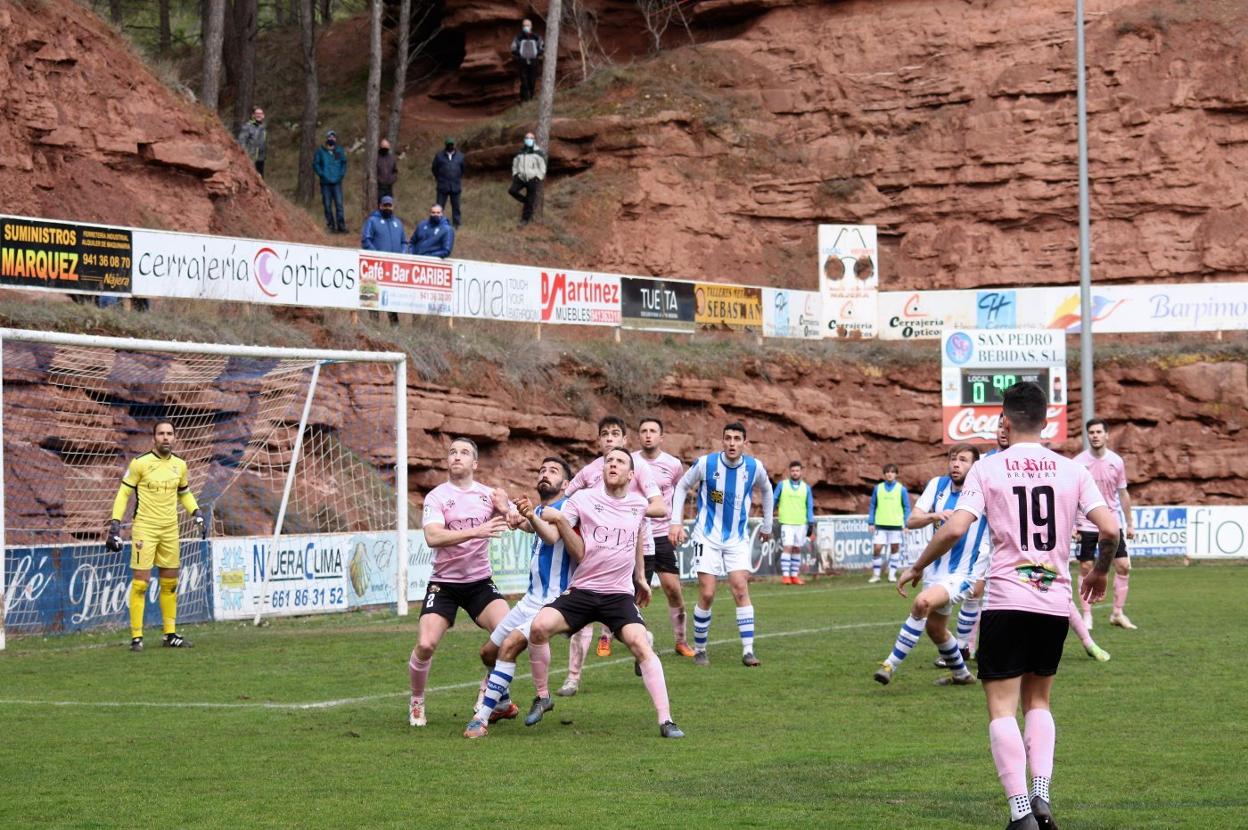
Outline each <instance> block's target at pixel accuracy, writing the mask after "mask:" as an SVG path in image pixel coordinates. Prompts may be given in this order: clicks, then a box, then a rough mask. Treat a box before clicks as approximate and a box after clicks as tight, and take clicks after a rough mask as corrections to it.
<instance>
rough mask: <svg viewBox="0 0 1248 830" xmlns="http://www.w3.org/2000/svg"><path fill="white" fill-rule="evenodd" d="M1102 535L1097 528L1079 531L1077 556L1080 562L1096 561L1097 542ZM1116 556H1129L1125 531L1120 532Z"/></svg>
mask: <svg viewBox="0 0 1248 830" xmlns="http://www.w3.org/2000/svg"><path fill="white" fill-rule="evenodd" d="M1100 536H1101V535H1100V534H1099V533H1097V532H1096V531H1095V530H1081V531H1079V552H1078V553H1076V554H1075V558H1076V559H1078V560H1079V561H1080V562H1095V561H1096V543H1097V540H1099V539H1100ZM1114 558H1115V559H1126V558H1127V536H1126V534H1125V533H1119V534H1118V550H1117V551H1115V552H1114Z"/></svg>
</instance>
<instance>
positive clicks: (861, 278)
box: [819, 225, 880, 337]
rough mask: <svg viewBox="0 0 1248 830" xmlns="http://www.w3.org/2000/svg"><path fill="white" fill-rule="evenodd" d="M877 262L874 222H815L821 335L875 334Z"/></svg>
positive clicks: (877, 286)
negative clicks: (855, 223)
mask: <svg viewBox="0 0 1248 830" xmlns="http://www.w3.org/2000/svg"><path fill="white" fill-rule="evenodd" d="M879 265H880V251H879V245H878V244H877V242H876V232H875V225H820V226H819V295H820V297H821V298H822V302H823V336H824V337H875V323H876V315H877V311H876V299H877V294H878V292H879Z"/></svg>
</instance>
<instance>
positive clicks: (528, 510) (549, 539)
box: [516, 496, 560, 545]
mask: <svg viewBox="0 0 1248 830" xmlns="http://www.w3.org/2000/svg"><path fill="white" fill-rule="evenodd" d="M516 509H517V510H518V511H519V512H520V515H522V516H523V517H524V518H525V520H526V521H527V522H528V524H529V527H530V528H532V529H533V532H534V533H536V534H537V536H538V538H540V539H541V540H542V541H543V542H545V543H546V544H548V545H553V544H555V543H556V542H558V541H559V539H560V536H559V528H557V527H555V526H554V525H553V524H551V523H550V522H548V521H545V520H544V519H543V518H542V516H540V515H538V513H537V511H536V510H534V509H533V503H532V502H530V501H529V499H528V496H521V497H520V498H518V499H516ZM542 512H543V513H558V512H559V511H558V510H556V509H555V508H553V507H551V508H548V509H546V510H543V511H542Z"/></svg>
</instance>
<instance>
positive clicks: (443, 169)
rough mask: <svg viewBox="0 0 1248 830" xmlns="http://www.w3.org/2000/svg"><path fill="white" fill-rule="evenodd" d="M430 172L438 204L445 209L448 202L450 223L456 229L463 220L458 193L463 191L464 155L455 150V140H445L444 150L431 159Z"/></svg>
mask: <svg viewBox="0 0 1248 830" xmlns="http://www.w3.org/2000/svg"><path fill="white" fill-rule="evenodd" d="M432 172H433V180H434V182H435V183H436V184H437V189H438V204H439V205H442V207H443V208H445V207H446V203H447V200H450V203H451V218H452V223H453V224H454V225H455V227H457V228H458V227H459V223H460V220H461V219H462V218H463V217H462V216H461V214H460V212H459V193H460V190H462V189H463V188H462V181H463V178H464V154H463V153H461V152H460V151H459V150H456V149H455V139H453V138H447V139H446V148H445V149H444V150H443V151H442V152H440V153H438V154H437V155H436V156H434V157H433V167H432Z"/></svg>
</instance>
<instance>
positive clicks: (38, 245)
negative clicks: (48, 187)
mask: <svg viewBox="0 0 1248 830" xmlns="http://www.w3.org/2000/svg"><path fill="white" fill-rule="evenodd" d="M131 257H132V252H131V237H130V231H129V230H127V229H125V228H108V227H103V226H101V225H80V224H68V223H65V222H50V221H47V220H43V219H18V218H15V217H11V216H0V285H8V286H13V287H15V288H33V289H38V290H51V291H74V292H84V293H91V294H129V293H130V269H131V266H132V262H131Z"/></svg>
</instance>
